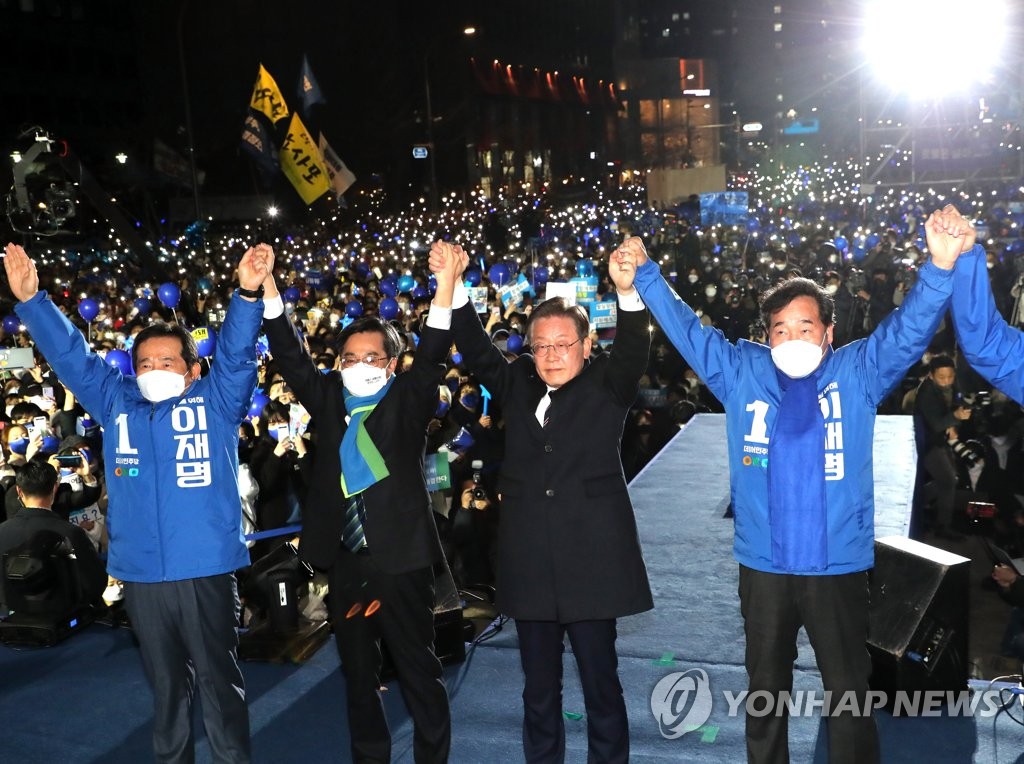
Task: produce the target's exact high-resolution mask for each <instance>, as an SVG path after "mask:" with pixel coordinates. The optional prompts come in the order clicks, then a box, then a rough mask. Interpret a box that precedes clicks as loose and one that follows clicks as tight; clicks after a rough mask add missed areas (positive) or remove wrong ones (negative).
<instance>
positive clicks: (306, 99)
mask: <svg viewBox="0 0 1024 764" xmlns="http://www.w3.org/2000/svg"><path fill="white" fill-rule="evenodd" d="M299 100H300V101H301V102H302V111H303V112H308V111H309V107H311V106H312V105H313V104H315V103H327V99H326V98H324V94H323V93H322V92H321V91H320V86H319V85H318V84H317V82H316V77H314V76H313V69H312V67H311V66H310V65H309V59H308V58H307V57H306V55H305V54H303V55H302V71H300V72H299Z"/></svg>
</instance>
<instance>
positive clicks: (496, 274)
mask: <svg viewBox="0 0 1024 764" xmlns="http://www.w3.org/2000/svg"><path fill="white" fill-rule="evenodd" d="M487 278H489V279H490V280H491V283H492V284H494V285H495V286H504V285H505V284H507V283H508V282H509V279H511V278H512V269H511V268H509V267H508V266H507V265H506V264H505V263H495V264H494V265H492V266H491V269H490V270H489V271H487Z"/></svg>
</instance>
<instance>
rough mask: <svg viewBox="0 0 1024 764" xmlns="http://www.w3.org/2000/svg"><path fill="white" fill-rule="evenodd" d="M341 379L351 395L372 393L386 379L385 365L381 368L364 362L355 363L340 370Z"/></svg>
mask: <svg viewBox="0 0 1024 764" xmlns="http://www.w3.org/2000/svg"><path fill="white" fill-rule="evenodd" d="M341 381H342V383H343V384H344V385H345V389H346V390H348V391H349V392H350V393H352V395H356V396H358V397H360V398H363V397H365V396H367V395H374V394H376V393H377V392H379V391H380V389H381V388H382V387H384V385H385V384H386V383H387V381H388V373H387V367H385V368H383V369H381V368H379V367H377V366H370V365H369V364H366V363H357V364H355V365H354V366H351V367H349V368H348V369H342V370H341Z"/></svg>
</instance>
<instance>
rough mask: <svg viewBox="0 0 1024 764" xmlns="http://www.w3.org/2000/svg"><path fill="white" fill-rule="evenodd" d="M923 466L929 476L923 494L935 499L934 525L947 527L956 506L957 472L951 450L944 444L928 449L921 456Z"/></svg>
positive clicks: (950, 522)
mask: <svg viewBox="0 0 1024 764" xmlns="http://www.w3.org/2000/svg"><path fill="white" fill-rule="evenodd" d="M922 461H923V463H924V468H925V470H926V471H927V472H928V476H929V477H930V478H931V482H930V483H928V484H926V485H925V488H924V492H925V496H926V497H928V498H931V499H934V500H935V525H936V526H937V527H939V528H947V529H948V528H949V527H950V525H951V524H952V522H953V509H954V508H955V507H956V486H957V482H958V479H959V478H958V473H957V465H956V460H955V458H954V456H953V452H952V451H951V450H950V449H949V448H948V447H946V446H944V445H942V446H935V447H934V448H930V449H928V451H927V452H926V453H925V455H924V458H923V460H922Z"/></svg>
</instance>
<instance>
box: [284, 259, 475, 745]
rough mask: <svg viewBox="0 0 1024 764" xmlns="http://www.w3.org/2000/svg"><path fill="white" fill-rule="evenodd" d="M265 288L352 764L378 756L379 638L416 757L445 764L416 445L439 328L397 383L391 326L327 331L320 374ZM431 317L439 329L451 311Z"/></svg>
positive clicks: (439, 362) (428, 543) (429, 525)
mask: <svg viewBox="0 0 1024 764" xmlns="http://www.w3.org/2000/svg"><path fill="white" fill-rule="evenodd" d="M270 257H271V259H272V258H273V253H270ZM272 266H273V263H272V262H271V263H270V264H269V266H268V272H270V273H271V274H272V273H273V269H272ZM455 277H456V276H455V273H454V271H450V272H448V273H447V274H445V273H442V274H439V275H438V277H437V296H436V297H435V303H437V302H442V303H443V302H445V301H446V302H447V306H450V305H451V295H452V288H453V283H454V279H455ZM264 289H265V296H264V297H265V303H266V312H265V314H264V317H265V322H264V323H265V327H266V331H267V336H268V338H269V340H270V349H271V352H272V353H273V355H274V360H275V361H277V362H278V365H279V368H280V369H281V373H282V375H283V376H284V379H285V381H286V382H287V383H288V386H289V387H290V388H291V389H292V390H293V391H294V392H295V395H296V396H297V398H298V399H299V401H301V402H302V405H303V406H305V407H306V409H307V410H308V411H309V413H310V416H311V417H312V421H313V422H315V424H316V430H317V433H318V443H317V451H316V456H315V462H314V464H313V470H312V474H313V478H312V481H311V483H310V490H309V499H308V501H307V503H306V507H305V511H304V514H303V523H304V527H303V533H302V541H301V544H300V547H299V554H300V555H301V556H302V558H303V559H305V560H306V561H307V562H309V563H310V564H311V565H313V566H314V567H316V568H319V569H322V570H325V571H327V575H328V581H329V587H330V588H329V593H328V600H327V604H328V610H329V612H330V616H331V622H332V624H333V626H334V632H335V639H336V644H337V647H338V653H339V655H340V656H341V669H342V673H343V674H344V677H345V687H346V695H347V699H348V721H349V732H350V734H351V740H352V758H353V759H354V760H355V761H357V762H363V761H374V762H386V761H388V760H389V759H390V755H391V736H390V733H389V731H388V726H387V720H386V718H385V715H384V709H383V705H382V704H381V700H380V693H379V688H380V678H379V674H380V667H381V653H380V642H381V641H382V640H383V642H384V643H385V644H386V645H387V647H388V651H389V653H390V654H391V657H392V659H393V661H394V665H395V670H396V672H397V674H398V678H399V681H400V683H401V684H400V686H401V691H402V697H403V698H404V699H405V703H406V706H407V707H408V709H409V713H410V715H411V716H412V719H413V724H414V726H415V735H414V756H415V760H416V762H418V763H423V762H444V761H446V760H447V758H448V751H449V747H450V742H451V718H450V713H449V707H448V695H447V693H446V691H445V687H444V681H443V679H442V677H441V664H440V662H439V661H438V659H437V657H436V656H435V655H434V652H433V640H434V621H433V606H434V571H433V566H434V565H435V564H436V563H438V562H440V561H441V560H442V559H443V557H442V553H441V546H440V542H439V540H438V536H437V528H436V526H435V525H434V519H433V514H432V510H431V504H430V497H429V494H428V493H427V486H426V479H425V477H424V474H423V449H424V444H425V442H426V434H427V423H428V422H429V421H430V419H431V418H432V417H433V416H434V411H435V409H436V408H437V389H438V386H439V385H440V384H441V380H442V378H443V377H444V363H443V362H444V358H445V356H446V355H447V353H448V349H449V347H450V344H451V342H450V339H449V332H448V325H447V324H446V323H442V324H440V325H439V324H438V323H437V321H436V316H434V315H433V313H434V311H432V316H431V318H428V321H427V324H426V326H425V327H424V329H423V333H422V336H421V338H420V343H419V347H418V348H417V350H416V355H415V358H414V360H413V364H412V367H411V368H410V369H409V370H408V371H406V372H405V373H403V374H401V375H396V374H395V366H396V365H397V362H398V356H399V355H400V354H401V352H402V341H401V338H400V336H399V334H398V332H397V331H396V330H395V328H394V327H393V326H391V325H390V324H388V323H386V322H382V321H380V320H379V319H377V318H376V317H365V318H362V319H359V320H357V321H355V322H353V323H352V324H350V325H349V326H348V327H346V329H345V330H344V331H343V332H342V333H341V335H340V337H339V340H338V351H339V356H340V360H341V367H342V368H341V373H340V375H339V373H338V372H330V373H328V374H323V373H321V371H320V370H319V369H317V367H316V365H315V364H314V362H313V359H312V358H311V357H310V356H309V354H308V353H307V352H306V350H305V348H304V346H303V343H302V340H301V338H300V337H299V335H298V334H297V333H296V328H295V326H293V325H292V323H291V322H290V321H289V320H288V318H287V317H286V316H285V315H284V306H283V304H282V302H281V298H280V295H279V292H278V289H277V285H276V284H275V282H274V278H273V275H271V276H269V277H268V278H267V280H266V281H265V282H264ZM447 306H445V307H447ZM442 315H443V317H444V318H445V319H447V320H448V321H450V309H449V310H447V311H442ZM431 319H434V320H431Z"/></svg>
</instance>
